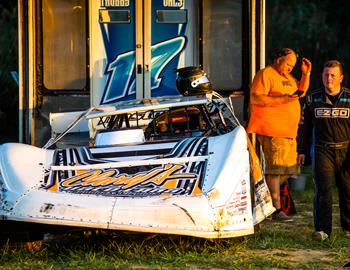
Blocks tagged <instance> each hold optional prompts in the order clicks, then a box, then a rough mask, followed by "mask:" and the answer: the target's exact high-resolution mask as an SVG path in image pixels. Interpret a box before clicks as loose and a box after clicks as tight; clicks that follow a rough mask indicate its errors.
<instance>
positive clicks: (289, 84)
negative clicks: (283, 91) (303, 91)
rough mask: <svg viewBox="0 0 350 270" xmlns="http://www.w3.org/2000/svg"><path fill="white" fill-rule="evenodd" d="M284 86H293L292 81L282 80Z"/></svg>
mask: <svg viewBox="0 0 350 270" xmlns="http://www.w3.org/2000/svg"><path fill="white" fill-rule="evenodd" d="M282 84H283V86H293V85H292V83H291V82H290V81H282Z"/></svg>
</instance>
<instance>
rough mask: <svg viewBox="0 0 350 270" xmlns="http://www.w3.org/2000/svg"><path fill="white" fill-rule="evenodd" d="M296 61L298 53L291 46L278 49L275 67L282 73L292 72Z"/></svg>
mask: <svg viewBox="0 0 350 270" xmlns="http://www.w3.org/2000/svg"><path fill="white" fill-rule="evenodd" d="M296 62H297V55H296V53H295V52H294V51H293V50H292V49H290V48H282V49H280V50H278V51H277V52H276V54H275V56H274V67H275V68H276V69H277V71H278V73H280V74H281V75H287V74H289V73H291V72H292V70H293V68H294V66H295V64H296Z"/></svg>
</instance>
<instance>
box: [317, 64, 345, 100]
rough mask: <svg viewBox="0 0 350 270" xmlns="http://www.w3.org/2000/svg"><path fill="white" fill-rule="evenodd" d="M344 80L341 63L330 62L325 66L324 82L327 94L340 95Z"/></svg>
mask: <svg viewBox="0 0 350 270" xmlns="http://www.w3.org/2000/svg"><path fill="white" fill-rule="evenodd" d="M343 78H344V75H343V66H342V64H341V63H340V62H339V61H337V60H330V61H327V62H326V63H325V64H324V66H323V72H322V82H323V85H324V87H325V90H326V92H327V93H329V94H337V93H339V91H340V88H341V83H342V81H343Z"/></svg>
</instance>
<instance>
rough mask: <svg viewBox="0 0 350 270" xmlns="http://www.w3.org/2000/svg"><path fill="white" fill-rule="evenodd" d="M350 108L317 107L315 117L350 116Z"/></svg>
mask: <svg viewBox="0 0 350 270" xmlns="http://www.w3.org/2000/svg"><path fill="white" fill-rule="evenodd" d="M349 113H350V109H349V108H315V118H349Z"/></svg>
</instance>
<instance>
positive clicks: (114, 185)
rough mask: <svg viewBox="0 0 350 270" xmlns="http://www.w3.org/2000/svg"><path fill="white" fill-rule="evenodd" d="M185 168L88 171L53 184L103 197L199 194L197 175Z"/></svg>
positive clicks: (166, 167) (59, 189)
mask: <svg viewBox="0 0 350 270" xmlns="http://www.w3.org/2000/svg"><path fill="white" fill-rule="evenodd" d="M186 169H187V167H186V166H185V165H178V164H166V165H164V166H161V167H156V168H153V169H151V170H145V171H142V172H138V173H135V174H127V173H121V172H120V171H119V170H117V169H109V170H100V169H99V170H90V171H84V172H77V174H76V175H74V176H73V177H70V178H67V179H63V180H61V181H60V182H59V181H58V180H57V181H56V185H58V191H61V192H68V193H75V194H94V195H103V196H141V197H142V196H143V197H144V196H159V195H163V196H171V195H184V194H188V195H190V194H200V193H201V191H200V189H199V187H198V183H199V181H200V176H199V175H197V174H195V173H191V172H186ZM58 182H59V183H58ZM50 190H55V189H53V188H50ZM56 190H57V189H56Z"/></svg>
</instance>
